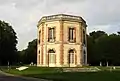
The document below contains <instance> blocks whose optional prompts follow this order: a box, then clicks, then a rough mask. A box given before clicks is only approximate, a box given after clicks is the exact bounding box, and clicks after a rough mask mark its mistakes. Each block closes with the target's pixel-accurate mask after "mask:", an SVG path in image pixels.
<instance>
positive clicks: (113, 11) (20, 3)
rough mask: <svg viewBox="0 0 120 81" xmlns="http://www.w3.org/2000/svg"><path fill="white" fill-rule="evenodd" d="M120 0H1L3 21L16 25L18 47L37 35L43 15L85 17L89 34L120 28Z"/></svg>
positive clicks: (14, 27) (24, 45)
mask: <svg viewBox="0 0 120 81" xmlns="http://www.w3.org/2000/svg"><path fill="white" fill-rule="evenodd" d="M119 7H120V0H0V20H4V21H6V22H7V23H10V25H12V27H13V29H14V30H15V32H16V33H17V37H18V45H17V48H18V50H23V49H25V48H26V47H27V45H28V42H30V41H32V40H33V39H35V38H37V23H38V21H39V20H40V18H41V17H42V16H47V15H53V14H69V15H77V16H81V17H83V19H85V20H86V22H87V25H88V27H87V29H88V33H89V32H92V31H96V30H103V31H105V32H107V33H109V34H110V33H115V32H117V31H120V10H119Z"/></svg>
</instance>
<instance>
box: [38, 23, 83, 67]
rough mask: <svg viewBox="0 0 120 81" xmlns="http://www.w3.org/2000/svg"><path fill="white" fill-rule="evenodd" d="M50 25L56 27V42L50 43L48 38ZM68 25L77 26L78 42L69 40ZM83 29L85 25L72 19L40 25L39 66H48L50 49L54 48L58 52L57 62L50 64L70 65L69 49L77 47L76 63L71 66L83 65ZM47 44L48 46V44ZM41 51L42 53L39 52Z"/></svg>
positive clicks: (57, 65)
mask: <svg viewBox="0 0 120 81" xmlns="http://www.w3.org/2000/svg"><path fill="white" fill-rule="evenodd" d="M48 27H55V28H56V33H55V35H56V41H55V43H49V42H47V40H46V39H48ZM68 27H75V30H76V32H75V34H76V42H75V43H69V42H68ZM82 30H83V27H82V25H81V24H80V23H78V22H70V21H62V22H61V21H52V22H45V23H43V24H41V25H40V26H39V27H38V31H37V32H38V39H39V31H41V36H40V41H41V43H40V44H38V45H37V47H38V49H37V66H48V56H47V54H48V50H49V49H51V48H53V49H55V52H56V64H55V65H49V67H68V66H69V65H68V51H69V50H70V49H75V50H76V54H75V63H74V64H73V65H71V67H75V66H82V37H83V35H82ZM46 45H47V46H46ZM39 51H40V53H39Z"/></svg>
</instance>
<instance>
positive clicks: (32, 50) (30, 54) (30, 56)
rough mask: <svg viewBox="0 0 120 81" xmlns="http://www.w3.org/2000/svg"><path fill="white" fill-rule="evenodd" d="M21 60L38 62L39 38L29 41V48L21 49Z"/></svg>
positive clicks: (28, 62)
mask: <svg viewBox="0 0 120 81" xmlns="http://www.w3.org/2000/svg"><path fill="white" fill-rule="evenodd" d="M20 58H21V59H20V60H21V61H22V62H23V63H24V64H30V63H31V62H33V63H36V61H37V39H34V40H33V41H31V42H29V43H28V47H27V49H24V50H22V51H20Z"/></svg>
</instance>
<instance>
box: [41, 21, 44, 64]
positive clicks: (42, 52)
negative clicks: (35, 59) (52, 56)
mask: <svg viewBox="0 0 120 81" xmlns="http://www.w3.org/2000/svg"><path fill="white" fill-rule="evenodd" d="M41 33H42V35H41V36H42V37H41V38H42V41H41V64H43V58H44V57H43V51H44V49H43V43H44V23H42V31H41Z"/></svg>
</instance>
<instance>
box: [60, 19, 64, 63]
mask: <svg viewBox="0 0 120 81" xmlns="http://www.w3.org/2000/svg"><path fill="white" fill-rule="evenodd" d="M63 35H64V33H63V21H62V20H61V21H60V43H61V44H60V64H61V65H63V62H64V47H63V41H64V40H63Z"/></svg>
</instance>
